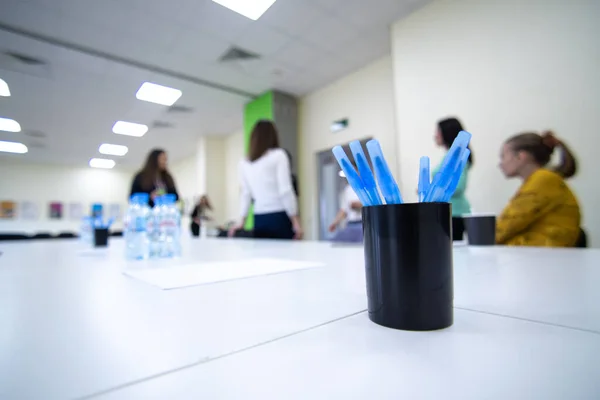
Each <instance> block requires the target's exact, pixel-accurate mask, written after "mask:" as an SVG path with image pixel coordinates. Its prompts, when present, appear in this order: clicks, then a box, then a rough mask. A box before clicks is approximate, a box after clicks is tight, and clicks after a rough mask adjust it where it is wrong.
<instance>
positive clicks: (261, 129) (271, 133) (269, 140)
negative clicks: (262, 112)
mask: <svg viewBox="0 0 600 400" xmlns="http://www.w3.org/2000/svg"><path fill="white" fill-rule="evenodd" d="M278 147H279V136H278V135H277V129H275V125H274V124H273V122H271V121H268V120H264V119H263V120H260V121H258V122H257V123H256V125H254V128H253V129H252V134H251V135H250V151H249V152H248V159H249V160H250V161H256V160H258V159H259V158H261V157H262V156H263V155H264V154H265V153H266V152H267V150H269V149H276V148H278Z"/></svg>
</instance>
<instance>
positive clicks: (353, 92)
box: [298, 56, 398, 239]
mask: <svg viewBox="0 0 600 400" xmlns="http://www.w3.org/2000/svg"><path fill="white" fill-rule="evenodd" d="M394 112H395V108H394V92H393V70H392V61H391V58H390V57H389V56H388V57H384V58H382V59H380V60H378V61H376V62H374V63H372V64H370V65H368V66H366V67H365V68H363V69H361V70H358V71H356V72H354V73H352V74H350V75H348V76H346V77H344V78H342V79H340V80H338V81H336V82H334V83H333V84H331V85H329V86H327V87H325V88H323V89H320V90H317V91H315V92H313V93H311V94H309V95H307V96H305V97H304V98H302V99H301V100H300V113H299V124H300V128H299V146H298V149H299V156H300V163H299V165H300V168H299V172H298V179H299V181H300V205H301V217H302V222H303V224H304V230H305V232H306V237H307V238H309V239H311V238H312V239H316V238H317V237H318V187H317V186H318V181H317V179H318V177H317V158H316V154H317V153H319V152H321V151H323V150H329V149H331V148H332V147H333V146H335V145H337V144H345V143H348V142H350V141H352V140H356V139H363V138H366V137H374V138H376V139H378V140H379V141H380V142H381V145H382V147H383V151H384V153H385V156H386V159H387V160H388V163H389V164H390V168H391V169H392V170H393V171H397V169H398V168H397V157H396V149H397V145H396V134H395V122H394ZM342 118H348V119H349V127H348V128H347V129H345V130H343V131H341V132H338V133H331V132H330V130H329V127H330V125H331V123H332V122H334V121H336V120H339V119H342Z"/></svg>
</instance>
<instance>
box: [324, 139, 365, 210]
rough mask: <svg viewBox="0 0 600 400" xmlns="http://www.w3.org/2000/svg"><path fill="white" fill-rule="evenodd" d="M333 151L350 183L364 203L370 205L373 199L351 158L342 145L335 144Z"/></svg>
mask: <svg viewBox="0 0 600 400" xmlns="http://www.w3.org/2000/svg"><path fill="white" fill-rule="evenodd" d="M331 151H332V153H333V155H334V156H335V159H336V160H337V162H338V164H339V165H340V168H341V169H342V171H344V175H346V179H347V180H348V184H349V185H350V186H351V187H352V189H353V190H354V192H355V193H356V195H357V196H358V199H359V200H360V202H361V203H362V205H363V206H370V205H371V200H370V198H369V195H368V194H367V192H366V190H365V184H364V182H363V181H362V179H361V178H360V176H359V175H358V173H357V172H356V170H355V169H354V167H353V166H352V163H351V162H350V159H348V156H347V155H346V152H345V151H344V149H343V148H342V146H335V147H334V148H333V149H331Z"/></svg>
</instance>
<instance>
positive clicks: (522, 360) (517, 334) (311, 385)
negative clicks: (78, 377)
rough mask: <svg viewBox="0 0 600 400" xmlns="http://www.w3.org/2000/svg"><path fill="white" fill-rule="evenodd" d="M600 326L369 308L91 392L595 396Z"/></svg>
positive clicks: (116, 396)
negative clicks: (394, 317) (419, 317)
mask: <svg viewBox="0 0 600 400" xmlns="http://www.w3.org/2000/svg"><path fill="white" fill-rule="evenodd" d="M599 396H600V335H597V334H594V333H589V332H583V331H579V330H573V329H565V328H561V327H556V326H552V325H545V324H540V323H535V322H528V321H523V320H517V319H513V318H503V317H497V316H493V315H490V314H485V313H477V312H472V311H463V310H456V313H455V324H454V326H452V327H451V328H449V329H446V330H443V331H437V332H405V331H397V330H393V329H388V328H383V327H380V326H378V325H375V324H373V323H372V322H370V321H369V320H368V318H367V316H366V313H362V314H360V315H357V316H354V317H349V318H347V319H344V320H341V321H338V322H335V323H332V324H328V325H324V326H322V327H320V328H317V329H314V330H310V331H307V332H304V333H301V334H298V335H294V336H291V337H288V338H286V339H282V340H280V341H275V342H272V343H269V344H266V345H264V346H260V347H256V348H254V349H250V350H248V351H245V352H242V353H238V354H235V355H231V356H229V357H224V358H221V359H218V360H214V361H211V362H209V363H205V364H201V365H198V366H196V367H193V368H189V369H184V370H181V371H178V372H176V373H172V374H167V375H164V376H162V377H159V378H156V379H152V380H149V381H147V382H144V383H141V384H138V385H134V386H130V387H126V388H123V389H121V390H118V391H113V392H110V393H106V394H105V395H103V396H99V397H97V398H98V399H99V400H131V399H169V400H184V399H211V400H213V399H286V400H296V399H298V400H301V399H302V400H304V399H328V400H329V399H336V400H337V399H340V400H341V399H377V400H380V399H384V400H387V399H389V400H397V399H419V400H421V399H477V400H479V399H502V400H506V399H511V400H517V399H523V400H525V399H527V400H532V399H535V400H537V399H544V400H553V399H581V400H584V399H585V400H588V399H590V400H591V399H597V398H598V397H599Z"/></svg>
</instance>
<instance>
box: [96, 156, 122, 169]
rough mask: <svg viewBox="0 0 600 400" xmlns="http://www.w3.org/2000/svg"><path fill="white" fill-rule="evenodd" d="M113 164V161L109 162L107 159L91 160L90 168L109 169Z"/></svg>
mask: <svg viewBox="0 0 600 400" xmlns="http://www.w3.org/2000/svg"><path fill="white" fill-rule="evenodd" d="M115 164H116V163H115V160H109V159H107V158H92V159H91V160H90V167H92V168H104V169H111V168H113V167H114V166H115Z"/></svg>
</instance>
